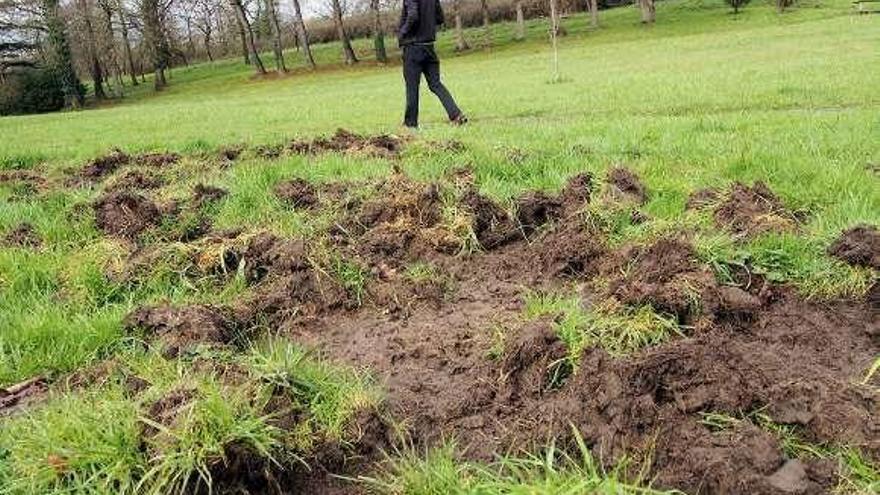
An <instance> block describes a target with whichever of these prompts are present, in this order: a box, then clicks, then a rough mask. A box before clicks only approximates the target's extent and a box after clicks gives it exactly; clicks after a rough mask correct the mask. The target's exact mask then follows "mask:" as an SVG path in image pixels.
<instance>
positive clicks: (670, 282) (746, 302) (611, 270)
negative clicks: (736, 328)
mask: <svg viewBox="0 0 880 495" xmlns="http://www.w3.org/2000/svg"><path fill="white" fill-rule="evenodd" d="M603 271H604V273H606V274H608V275H609V277H610V283H609V286H608V291H609V293H610V295H612V296H613V297H615V298H617V299H618V300H619V301H620V302H622V303H624V304H630V305H642V304H650V305H651V306H652V307H654V308H655V309H656V310H658V311H661V312H665V313H669V314H673V315H676V316H677V317H678V319H679V321H681V322H691V321H693V319H694V318H695V317H699V316H702V315H713V314H716V313H718V314H728V313H733V314H740V315H742V314H749V313H751V312H752V311H755V310H757V309H758V308H759V307H760V305H761V303H760V301H759V300H758V299H757V298H755V297H754V296H752V295H751V294H749V293H747V292H745V291H743V290H742V289H739V288H737V287H732V286H730V287H724V288H721V287H719V286H718V283H717V281H716V280H715V276H714V275H713V274H712V272H711V271H710V270H709V269H708V268H707V267H706V266H704V265H703V264H702V263H700V262H699V260H698V258H697V255H696V253H695V252H694V250H693V247H691V246H690V245H689V244H687V243H685V242H683V241H681V240H678V239H674V238H663V239H660V240H659V241H657V242H655V243H654V244H651V245H650V246H628V247H625V248H624V249H623V250H621V251H620V252H619V253H617V256H616V258H615V259H612V260H611V262H610V263H609V264H608V265H606V266H604V267H603Z"/></svg>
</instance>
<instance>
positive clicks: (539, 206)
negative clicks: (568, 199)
mask: <svg viewBox="0 0 880 495" xmlns="http://www.w3.org/2000/svg"><path fill="white" fill-rule="evenodd" d="M561 215H562V201H561V200H559V199H558V198H551V197H550V196H548V195H547V194H545V193H543V192H540V191H533V192H528V193H526V194H524V195H522V196H520V197H519V198H518V199H517V200H516V219H517V220H518V221H519V227H520V229H521V230H522V232H523V234H525V235H526V236H530V235H532V234H533V233H534V232H535V231H536V230H538V228H540V227H541V226H543V225H545V224H547V223H548V222H552V221H555V220H558V219H559V217H560V216H561Z"/></svg>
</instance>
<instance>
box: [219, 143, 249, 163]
mask: <svg viewBox="0 0 880 495" xmlns="http://www.w3.org/2000/svg"><path fill="white" fill-rule="evenodd" d="M242 153H244V146H224V147H222V148H220V149H219V150H217V156H218V157H219V158H220V160H221V161H223V162H234V161H235V160H238V158H239V157H240V156H241V154H242Z"/></svg>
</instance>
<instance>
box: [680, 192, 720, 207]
mask: <svg viewBox="0 0 880 495" xmlns="http://www.w3.org/2000/svg"><path fill="white" fill-rule="evenodd" d="M720 197H721V192H720V191H719V190H718V189H716V188H714V187H709V188H706V189H699V190H696V191H694V192H692V193H691V195H690V196H688V200H687V204H686V205H685V209H686V210H701V209H703V208H708V207H710V206H712V205H714V204H716V203H717V202H718V200H719V198H720Z"/></svg>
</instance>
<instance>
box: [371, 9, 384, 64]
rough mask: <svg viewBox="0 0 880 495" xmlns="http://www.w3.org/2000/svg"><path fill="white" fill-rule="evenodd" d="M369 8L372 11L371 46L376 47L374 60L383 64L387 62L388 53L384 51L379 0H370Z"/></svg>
mask: <svg viewBox="0 0 880 495" xmlns="http://www.w3.org/2000/svg"><path fill="white" fill-rule="evenodd" d="M370 10H372V11H373V46H374V47H375V48H376V60H377V61H378V62H380V63H383V64H384V63H386V62H388V53H386V51H385V31H384V30H383V29H382V13H381V12H380V11H379V0H370Z"/></svg>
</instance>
